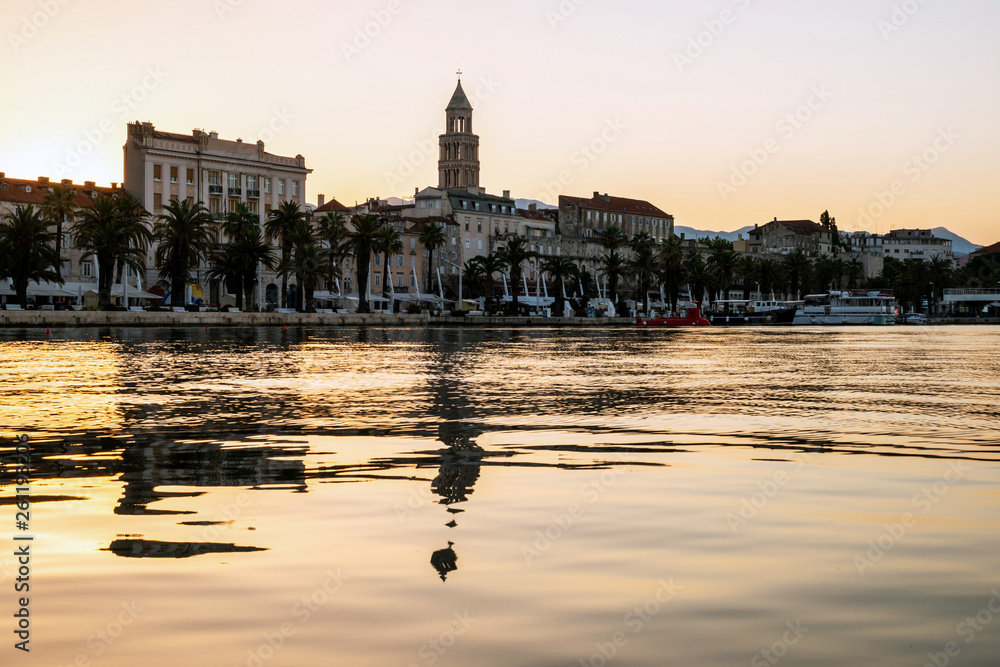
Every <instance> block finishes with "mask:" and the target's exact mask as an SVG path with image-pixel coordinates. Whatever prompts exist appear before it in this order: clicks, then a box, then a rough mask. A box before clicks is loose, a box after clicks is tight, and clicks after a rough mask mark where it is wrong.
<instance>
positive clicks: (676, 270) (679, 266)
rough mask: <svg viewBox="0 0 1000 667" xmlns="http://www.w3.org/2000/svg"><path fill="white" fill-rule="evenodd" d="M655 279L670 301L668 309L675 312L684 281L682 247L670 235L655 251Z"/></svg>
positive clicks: (677, 239) (675, 238)
mask: <svg viewBox="0 0 1000 667" xmlns="http://www.w3.org/2000/svg"><path fill="white" fill-rule="evenodd" d="M656 261H657V272H656V274H657V279H658V280H659V281H660V284H661V285H663V286H664V288H665V289H666V292H667V297H668V298H669V299H670V309H671V310H672V311H674V312H677V300H678V299H679V298H680V291H681V285H682V284H683V283H684V281H685V280H686V275H685V267H684V246H683V245H682V244H681V240H680V238H678V237H676V236H674V235H672V234H671V235H670V236H668V237H666V238H665V239H663V240H662V241H660V245H659V247H658V248H657V249H656Z"/></svg>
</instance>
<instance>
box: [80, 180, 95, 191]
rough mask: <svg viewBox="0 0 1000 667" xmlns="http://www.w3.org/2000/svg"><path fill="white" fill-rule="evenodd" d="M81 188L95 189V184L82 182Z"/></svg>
mask: <svg viewBox="0 0 1000 667" xmlns="http://www.w3.org/2000/svg"><path fill="white" fill-rule="evenodd" d="M83 187H85V188H87V189H89V190H93V189H94V188H96V187H97V183H96V182H94V181H84V182H83Z"/></svg>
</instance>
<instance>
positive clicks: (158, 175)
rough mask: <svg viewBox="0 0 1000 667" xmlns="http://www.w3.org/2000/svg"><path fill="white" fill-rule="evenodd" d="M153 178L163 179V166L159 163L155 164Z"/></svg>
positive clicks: (155, 179)
mask: <svg viewBox="0 0 1000 667" xmlns="http://www.w3.org/2000/svg"><path fill="white" fill-rule="evenodd" d="M153 180H154V181H162V180H163V167H161V166H160V165H158V164H154V165H153Z"/></svg>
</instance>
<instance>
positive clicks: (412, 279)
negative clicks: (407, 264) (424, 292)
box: [410, 273, 417, 287]
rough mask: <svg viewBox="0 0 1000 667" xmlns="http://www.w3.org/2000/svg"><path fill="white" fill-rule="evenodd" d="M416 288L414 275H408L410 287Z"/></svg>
mask: <svg viewBox="0 0 1000 667" xmlns="http://www.w3.org/2000/svg"><path fill="white" fill-rule="evenodd" d="M416 286H417V279H416V277H415V276H414V275H413V274H412V273H411V274H410V287H416Z"/></svg>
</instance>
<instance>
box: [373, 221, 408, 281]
mask: <svg viewBox="0 0 1000 667" xmlns="http://www.w3.org/2000/svg"><path fill="white" fill-rule="evenodd" d="M375 250H376V252H381V253H382V260H383V262H382V296H384V297H385V298H387V299H388V298H389V295H390V294H391V293H392V290H391V289H390V288H391V287H392V274H391V273H390V272H389V263H390V261H391V258H392V257H395V256H396V255H398V254H399V253H401V252H403V235H402V234H401V233H400V232H399V230H398V229H396V226H395V225H392V224H384V225H382V228H381V229H379V230H378V238H377V239H376V243H375Z"/></svg>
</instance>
